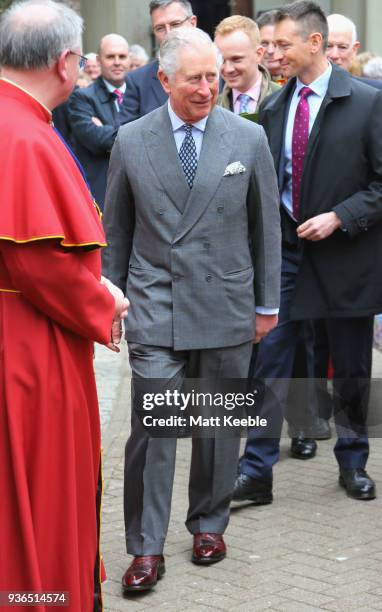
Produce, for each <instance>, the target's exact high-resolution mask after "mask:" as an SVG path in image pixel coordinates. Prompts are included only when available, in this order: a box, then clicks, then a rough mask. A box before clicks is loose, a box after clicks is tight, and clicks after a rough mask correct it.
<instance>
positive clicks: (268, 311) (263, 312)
mask: <svg viewBox="0 0 382 612" xmlns="http://www.w3.org/2000/svg"><path fill="white" fill-rule="evenodd" d="M279 310H280V309H279V308H264V306H258V307H257V308H256V312H257V314H261V315H277V314H279Z"/></svg>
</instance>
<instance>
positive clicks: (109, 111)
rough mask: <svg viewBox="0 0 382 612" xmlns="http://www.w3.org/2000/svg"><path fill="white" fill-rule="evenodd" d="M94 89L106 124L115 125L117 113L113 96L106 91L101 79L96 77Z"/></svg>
mask: <svg viewBox="0 0 382 612" xmlns="http://www.w3.org/2000/svg"><path fill="white" fill-rule="evenodd" d="M95 87H96V90H97V96H98V99H99V101H100V102H101V104H102V108H103V110H104V113H105V117H107V122H108V123H110V124H112V125H116V124H117V122H118V111H117V109H116V107H115V104H114V99H113V96H112V94H111V93H110V91H109V90H108V89H107V87H106V85H105V83H104V82H103V79H102V77H98V79H97V80H96V82H95Z"/></svg>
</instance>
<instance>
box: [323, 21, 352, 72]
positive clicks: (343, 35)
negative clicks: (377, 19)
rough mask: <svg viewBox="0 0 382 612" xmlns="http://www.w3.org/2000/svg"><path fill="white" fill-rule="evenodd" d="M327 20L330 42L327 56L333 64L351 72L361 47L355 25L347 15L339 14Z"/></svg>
mask: <svg viewBox="0 0 382 612" xmlns="http://www.w3.org/2000/svg"><path fill="white" fill-rule="evenodd" d="M327 20H328V26H329V42H328V47H327V53H326V54H327V56H328V58H329V59H330V61H331V62H332V63H333V64H337V66H340V67H341V68H343V69H344V70H349V69H350V65H351V63H352V61H353V59H354V58H355V56H356V55H357V52H358V49H359V47H360V43H359V41H358V40H357V28H356V26H355V23H354V22H353V21H352V20H351V19H348V17H345V15H340V14H338V13H333V14H332V15H329V16H328V18H327Z"/></svg>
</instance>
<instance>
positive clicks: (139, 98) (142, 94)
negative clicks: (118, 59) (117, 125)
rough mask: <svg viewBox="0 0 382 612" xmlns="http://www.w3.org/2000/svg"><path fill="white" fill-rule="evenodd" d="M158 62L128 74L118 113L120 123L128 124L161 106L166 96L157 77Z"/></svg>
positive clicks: (155, 61)
mask: <svg viewBox="0 0 382 612" xmlns="http://www.w3.org/2000/svg"><path fill="white" fill-rule="evenodd" d="M157 72H158V60H154V61H153V62H150V63H149V64H146V66H142V67H141V68H138V69H137V70H133V71H132V72H129V74H128V75H127V77H126V93H125V97H124V101H123V104H122V108H121V112H120V120H121V124H122V123H130V121H134V120H135V119H139V118H140V117H143V116H144V115H147V114H148V113H151V111H153V110H155V109H156V108H159V106H163V104H164V103H165V102H166V100H167V98H168V96H167V94H166V92H165V91H164V89H163V87H162V85H161V84H160V81H159V80H158V77H157Z"/></svg>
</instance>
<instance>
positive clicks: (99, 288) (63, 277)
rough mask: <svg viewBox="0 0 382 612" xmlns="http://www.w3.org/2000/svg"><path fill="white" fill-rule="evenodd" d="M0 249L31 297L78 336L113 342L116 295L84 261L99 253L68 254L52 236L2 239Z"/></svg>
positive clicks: (21, 287) (16, 282) (14, 280)
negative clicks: (32, 239)
mask: <svg viewBox="0 0 382 612" xmlns="http://www.w3.org/2000/svg"><path fill="white" fill-rule="evenodd" d="M0 248H1V251H2V254H3V258H4V262H5V265H6V267H7V269H8V272H9V275H10V277H11V279H12V283H13V284H14V286H15V287H17V289H18V290H19V291H20V292H21V293H22V296H23V297H24V298H25V299H26V300H27V301H29V302H30V303H31V304H33V306H35V307H36V308H37V309H38V310H40V311H41V312H43V313H44V314H45V315H46V316H48V317H49V318H51V319H52V320H53V321H55V322H56V323H58V324H59V325H61V326H62V327H65V328H66V329H68V330H70V331H72V332H74V333H75V334H78V335H80V336H83V337H85V338H88V339H90V340H93V341H96V342H99V343H101V344H106V343H107V342H109V341H110V332H111V324H112V320H113V317H114V313H115V301H114V297H113V296H112V295H111V294H110V292H109V291H108V289H107V288H106V287H104V286H103V285H101V283H100V282H99V280H97V278H96V277H95V275H94V274H92V272H91V271H90V270H89V268H88V267H87V266H86V265H84V260H86V258H95V257H96V258H99V257H100V255H99V252H98V251H97V252H91V253H84V252H80V251H77V250H75V251H69V252H65V251H63V250H62V247H60V246H58V244H57V243H54V242H52V241H48V240H44V241H39V242H31V243H28V244H22V245H20V244H15V243H12V242H6V241H3V242H2V243H1V246H0ZM26 333H27V331H26Z"/></svg>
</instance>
